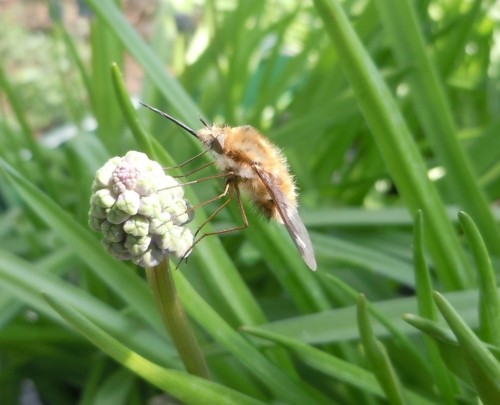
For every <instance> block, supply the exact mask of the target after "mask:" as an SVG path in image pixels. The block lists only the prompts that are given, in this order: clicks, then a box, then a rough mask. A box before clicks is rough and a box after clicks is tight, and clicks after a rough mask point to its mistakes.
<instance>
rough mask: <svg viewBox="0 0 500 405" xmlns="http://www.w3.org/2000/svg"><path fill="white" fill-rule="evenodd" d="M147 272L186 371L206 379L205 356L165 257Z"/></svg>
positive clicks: (207, 375)
mask: <svg viewBox="0 0 500 405" xmlns="http://www.w3.org/2000/svg"><path fill="white" fill-rule="evenodd" d="M146 275H147V278H148V282H149V286H150V287H151V291H152V292H153V296H154V299H155V302H156V306H157V307H158V310H159V311H160V315H161V317H162V319H163V323H164V324H165V326H166V327H167V330H168V332H169V333H170V336H171V337H172V340H173V342H174V344H175V347H176V348H177V351H178V352H179V355H180V356H181V359H182V361H183V362H184V365H185V366H186V370H187V371H188V372H190V373H191V374H194V375H197V376H199V377H204V378H207V379H209V378H210V373H209V371H208V367H207V364H206V362H205V357H204V356H203V352H202V351H201V348H200V346H199V345H198V342H197V340H196V337H195V335H194V332H193V329H191V325H190V324H189V320H188V318H187V316H186V313H185V312H184V308H183V306H182V304H181V302H180V300H179V296H178V295H177V291H176V289H175V283H174V280H173V278H172V273H171V271H170V267H169V264H168V259H165V260H163V261H162V262H161V263H160V265H158V266H156V267H152V268H148V269H146Z"/></svg>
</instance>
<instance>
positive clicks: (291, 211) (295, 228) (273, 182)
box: [253, 166, 317, 270]
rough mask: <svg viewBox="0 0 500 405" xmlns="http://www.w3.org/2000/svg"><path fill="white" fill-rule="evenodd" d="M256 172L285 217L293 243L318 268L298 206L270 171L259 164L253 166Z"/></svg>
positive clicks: (284, 220) (305, 258)
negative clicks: (292, 201) (284, 191)
mask: <svg viewBox="0 0 500 405" xmlns="http://www.w3.org/2000/svg"><path fill="white" fill-rule="evenodd" d="M253 168H254V170H255V172H256V173H257V175H258V176H259V177H260V179H261V180H262V182H263V183H264V184H265V186H266V188H267V191H269V194H270V195H271V198H272V199H273V200H274V202H275V203H276V207H277V208H278V212H279V214H280V216H281V218H282V219H283V223H284V224H285V227H286V229H287V231H288V233H289V234H290V236H291V237H292V240H293V243H295V246H297V248H298V249H299V252H300V254H301V255H302V258H303V259H304V261H305V262H306V264H307V265H308V266H309V268H310V269H311V270H316V268H317V265H316V258H315V257H314V249H313V246H312V243H311V239H310V238H309V234H308V233H307V229H306V227H305V226H304V223H303V222H302V219H300V216H299V213H298V211H297V208H296V207H295V205H294V204H292V203H291V202H290V200H289V199H288V198H287V196H286V195H285V194H284V193H283V192H282V191H281V189H280V188H279V186H278V185H277V184H278V181H277V179H276V177H275V176H274V175H273V174H272V173H269V172H266V171H264V170H261V169H260V168H258V167H257V166H253Z"/></svg>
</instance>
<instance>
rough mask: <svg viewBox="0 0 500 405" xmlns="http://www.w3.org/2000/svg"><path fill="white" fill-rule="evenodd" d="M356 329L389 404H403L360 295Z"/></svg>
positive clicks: (401, 394) (393, 375)
mask: <svg viewBox="0 0 500 405" xmlns="http://www.w3.org/2000/svg"><path fill="white" fill-rule="evenodd" d="M358 327H359V332H360V335H361V343H362V344H363V347H364V349H365V352H366V357H367V358H368V360H369V362H370V364H371V366H372V370H373V373H374V374H375V377H376V378H377V380H378V382H379V383H380V385H381V386H382V389H383V390H384V392H385V394H386V395H387V398H388V400H389V402H390V403H391V404H405V403H406V401H405V399H404V397H403V392H402V386H401V383H400V381H399V379H398V377H397V375H396V371H395V370H394V368H393V366H392V364H391V360H390V359H389V356H388V354H387V351H386V349H385V347H384V346H383V345H382V343H381V342H380V341H379V340H378V339H376V338H375V335H374V334H373V330H372V327H371V324H370V320H369V319H368V311H367V309H366V299H365V298H364V296H363V295H360V296H359V300H358Z"/></svg>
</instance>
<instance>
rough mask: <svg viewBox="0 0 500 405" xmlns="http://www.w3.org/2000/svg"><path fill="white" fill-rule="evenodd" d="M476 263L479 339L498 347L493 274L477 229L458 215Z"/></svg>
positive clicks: (498, 304)
mask: <svg viewBox="0 0 500 405" xmlns="http://www.w3.org/2000/svg"><path fill="white" fill-rule="evenodd" d="M458 219H459V221H460V225H462V228H463V230H464V233H465V236H467V240H468V241H469V245H470V247H471V251H472V255H473V257H474V261H475V263H476V269H477V279H478V288H479V331H480V336H481V338H482V339H483V340H484V341H485V342H488V343H491V344H493V345H496V346H498V347H500V298H499V297H498V291H497V285H496V278H495V272H494V270H493V266H492V265H491V260H490V257H489V255H488V251H487V249H486V246H485V244H484V242H483V239H482V237H481V234H480V233H479V229H478V228H477V226H476V225H475V223H474V221H473V220H472V218H471V217H470V216H468V215H467V214H466V213H465V212H460V213H459V214H458Z"/></svg>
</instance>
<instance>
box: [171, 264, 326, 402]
mask: <svg viewBox="0 0 500 405" xmlns="http://www.w3.org/2000/svg"><path fill="white" fill-rule="evenodd" d="M174 280H175V284H176V286H177V288H178V290H179V295H180V297H181V300H182V303H183V304H184V307H185V309H186V311H187V312H188V313H189V315H191V317H192V318H194V319H195V320H196V321H197V322H198V323H199V324H200V325H201V326H203V328H204V329H205V330H206V331H207V332H208V333H209V334H210V335H212V337H213V338H214V339H215V340H216V341H217V342H218V343H219V344H220V345H222V346H223V347H224V348H225V349H226V350H227V351H229V352H230V353H232V354H233V355H234V356H235V357H236V358H237V359H238V360H239V361H241V362H242V363H243V364H244V365H245V366H246V367H247V368H248V369H249V370H251V371H252V373H253V375H254V377H255V378H257V379H259V380H260V381H261V382H262V383H263V384H265V385H266V386H267V387H268V389H269V390H271V391H272V392H273V393H274V394H275V395H276V396H277V398H280V399H281V400H283V401H287V402H289V403H293V404H305V403H325V404H326V403H328V400H327V399H326V398H325V397H324V396H323V395H322V394H320V393H319V392H316V391H314V390H313V389H312V388H311V387H309V386H308V385H307V384H306V383H305V382H304V381H299V380H296V379H294V378H292V377H291V376H290V375H288V374H286V373H285V372H283V370H282V369H280V368H279V367H277V366H276V365H275V364H274V363H272V362H270V361H269V360H268V359H266V358H265V357H264V356H263V355H262V354H261V353H260V352H259V351H258V350H257V348H256V347H255V346H253V345H252V344H251V343H250V342H249V341H248V340H246V339H244V338H243V337H242V336H241V335H240V334H238V333H237V332H236V331H235V330H234V329H232V328H231V327H230V326H229V325H228V324H227V323H226V322H224V320H223V319H222V318H221V317H220V316H219V315H218V314H217V313H216V312H215V311H214V310H213V309H212V308H210V307H209V306H208V305H207V303H206V302H205V301H204V300H203V299H202V298H201V297H200V296H199V295H198V294H197V293H196V291H195V290H194V289H193V287H191V285H190V284H189V282H188V281H187V280H186V279H185V278H184V276H183V275H182V274H181V273H180V272H175V273H174Z"/></svg>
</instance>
